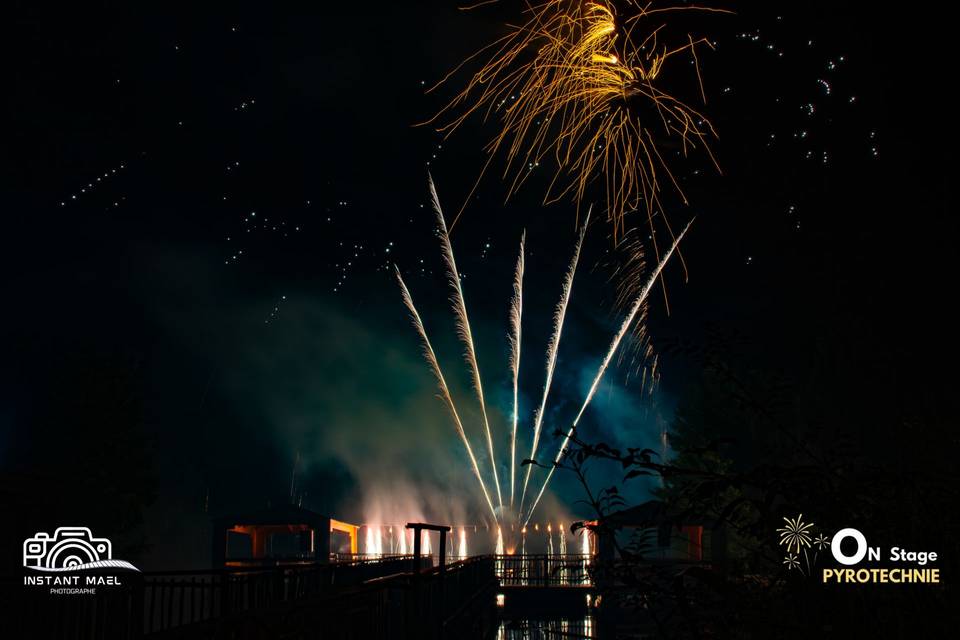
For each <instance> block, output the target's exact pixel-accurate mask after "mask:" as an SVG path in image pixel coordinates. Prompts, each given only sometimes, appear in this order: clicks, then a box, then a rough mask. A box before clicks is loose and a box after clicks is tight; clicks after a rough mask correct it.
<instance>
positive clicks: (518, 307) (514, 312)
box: [510, 232, 527, 509]
mask: <svg viewBox="0 0 960 640" xmlns="http://www.w3.org/2000/svg"><path fill="white" fill-rule="evenodd" d="M526 237H527V234H526V232H524V233H523V235H521V236H520V254H519V256H517V268H516V271H515V272H514V276H513V300H512V301H511V303H510V377H511V379H512V381H513V415H512V416H511V421H512V423H513V424H512V428H511V431H510V508H511V509H512V508H513V498H514V489H515V487H516V469H517V419H518V416H519V407H518V406H517V395H518V382H519V378H520V337H521V335H522V334H521V324H522V322H521V321H522V320H523V269H524V243H525V241H526Z"/></svg>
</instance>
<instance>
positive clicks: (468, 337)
mask: <svg viewBox="0 0 960 640" xmlns="http://www.w3.org/2000/svg"><path fill="white" fill-rule="evenodd" d="M429 182H430V199H431V201H432V203H433V210H434V212H435V213H436V214H437V222H438V224H439V226H440V241H441V243H442V244H443V260H444V262H445V263H446V265H447V280H448V281H449V283H450V288H451V290H452V291H453V299H452V302H453V312H454V314H455V315H456V318H457V334H458V335H459V337H460V340H461V341H462V342H463V347H464V358H465V359H466V361H467V364H469V365H470V373H471V375H472V376H473V388H474V390H475V391H476V392H477V401H478V402H479V403H480V413H481V414H482V415H483V429H484V432H485V434H486V436H487V452H488V453H489V455H490V467H491V468H492V469H493V485H494V487H496V489H497V503H498V504H499V505H500V507H501V508H503V494H502V493H501V491H500V478H499V476H498V473H497V462H496V456H495V454H494V451H493V435H492V434H491V432H490V420H489V419H488V418H487V403H486V400H484V396H483V380H482V379H481V377H480V364H479V363H478V362H477V350H476V347H475V346H474V344H473V331H471V329H470V316H469V315H468V314H467V303H466V300H465V299H464V297H463V283H462V282H461V281H460V272H459V271H458V270H457V261H456V258H455V257H454V255H453V244H452V243H451V242H450V232H449V231H448V230H447V221H446V220H445V219H444V217H443V209H442V208H441V207H440V198H438V197H437V190H436V188H435V187H434V185H433V178H432V177H431V178H430V179H429Z"/></svg>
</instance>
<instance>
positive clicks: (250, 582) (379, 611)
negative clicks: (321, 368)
mask: <svg viewBox="0 0 960 640" xmlns="http://www.w3.org/2000/svg"><path fill="white" fill-rule="evenodd" d="M431 565H432V559H431V558H430V557H429V556H425V557H423V558H421V560H420V571H419V572H415V571H413V569H414V567H413V560H411V559H409V558H379V559H373V560H363V561H355V562H346V563H343V562H342V563H331V564H314V565H297V566H293V567H272V568H253V569H223V570H212V571H173V572H154V573H142V574H138V573H128V574H123V582H124V587H123V588H111V589H105V588H104V589H98V592H97V594H96V595H95V596H71V597H67V596H62V597H47V596H46V595H44V594H43V593H41V592H40V591H38V590H34V591H29V592H28V591H26V590H24V589H19V590H17V592H18V593H20V594H21V595H23V594H34V595H36V596H37V597H24V598H22V599H20V601H19V603H16V602H15V601H14V599H11V600H8V601H7V602H6V605H8V607H7V608H9V610H10V612H11V613H13V612H14V611H15V612H16V615H9V616H7V618H8V623H7V627H6V628H5V629H3V630H2V631H0V637H7V632H10V634H11V635H10V637H26V636H27V635H31V634H32V635H33V637H44V638H47V637H49V638H78V639H79V638H83V639H87V638H89V639H97V640H100V639H103V640H106V639H109V640H126V639H136V638H144V637H146V638H153V639H155V640H162V639H165V638H174V637H176V638H180V639H184V640H188V639H191V638H211V637H230V638H274V637H284V638H291V639H293V638H307V637H318V636H319V637H323V638H331V639H337V638H367V637H370V638H384V639H392V638H398V639H399V638H410V637H416V638H418V639H422V640H431V639H434V638H436V639H439V638H445V637H450V636H451V635H459V636H461V637H477V635H478V632H482V633H480V634H479V635H480V636H481V637H483V636H485V635H486V634H488V633H489V632H491V629H492V628H493V627H492V625H493V624H494V623H493V620H494V618H495V604H494V603H495V598H494V595H495V593H496V586H497V581H496V577H495V575H494V560H493V558H492V557H489V556H488V557H477V558H469V559H467V560H464V561H461V562H456V563H453V564H450V565H447V566H445V567H442V568H441V567H432V566H431ZM12 586H16V585H12ZM477 625H480V627H482V628H479V629H478V627H477Z"/></svg>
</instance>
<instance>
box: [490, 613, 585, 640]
mask: <svg viewBox="0 0 960 640" xmlns="http://www.w3.org/2000/svg"><path fill="white" fill-rule="evenodd" d="M593 637H595V636H594V622H593V617H592V616H585V617H583V618H576V619H573V620H501V621H500V627H499V628H498V629H497V640H528V639H530V640H539V639H540V638H543V639H544V640H546V639H547V638H593Z"/></svg>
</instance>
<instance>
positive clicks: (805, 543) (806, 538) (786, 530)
mask: <svg viewBox="0 0 960 640" xmlns="http://www.w3.org/2000/svg"><path fill="white" fill-rule="evenodd" d="M783 521H784V522H786V523H787V526H785V527H781V528H780V529H777V533H779V534H780V545H781V546H785V547H786V548H787V551H788V552H789V551H790V550H791V549H794V552H795V553H800V547H809V546H810V541H811V539H812V538H811V536H810V529H812V528H813V523H812V522H811V523H810V524H805V523H804V522H803V514H802V513H801V514H800V515H798V516H797V517H796V518H792V519H791V518H784V519H783Z"/></svg>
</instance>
